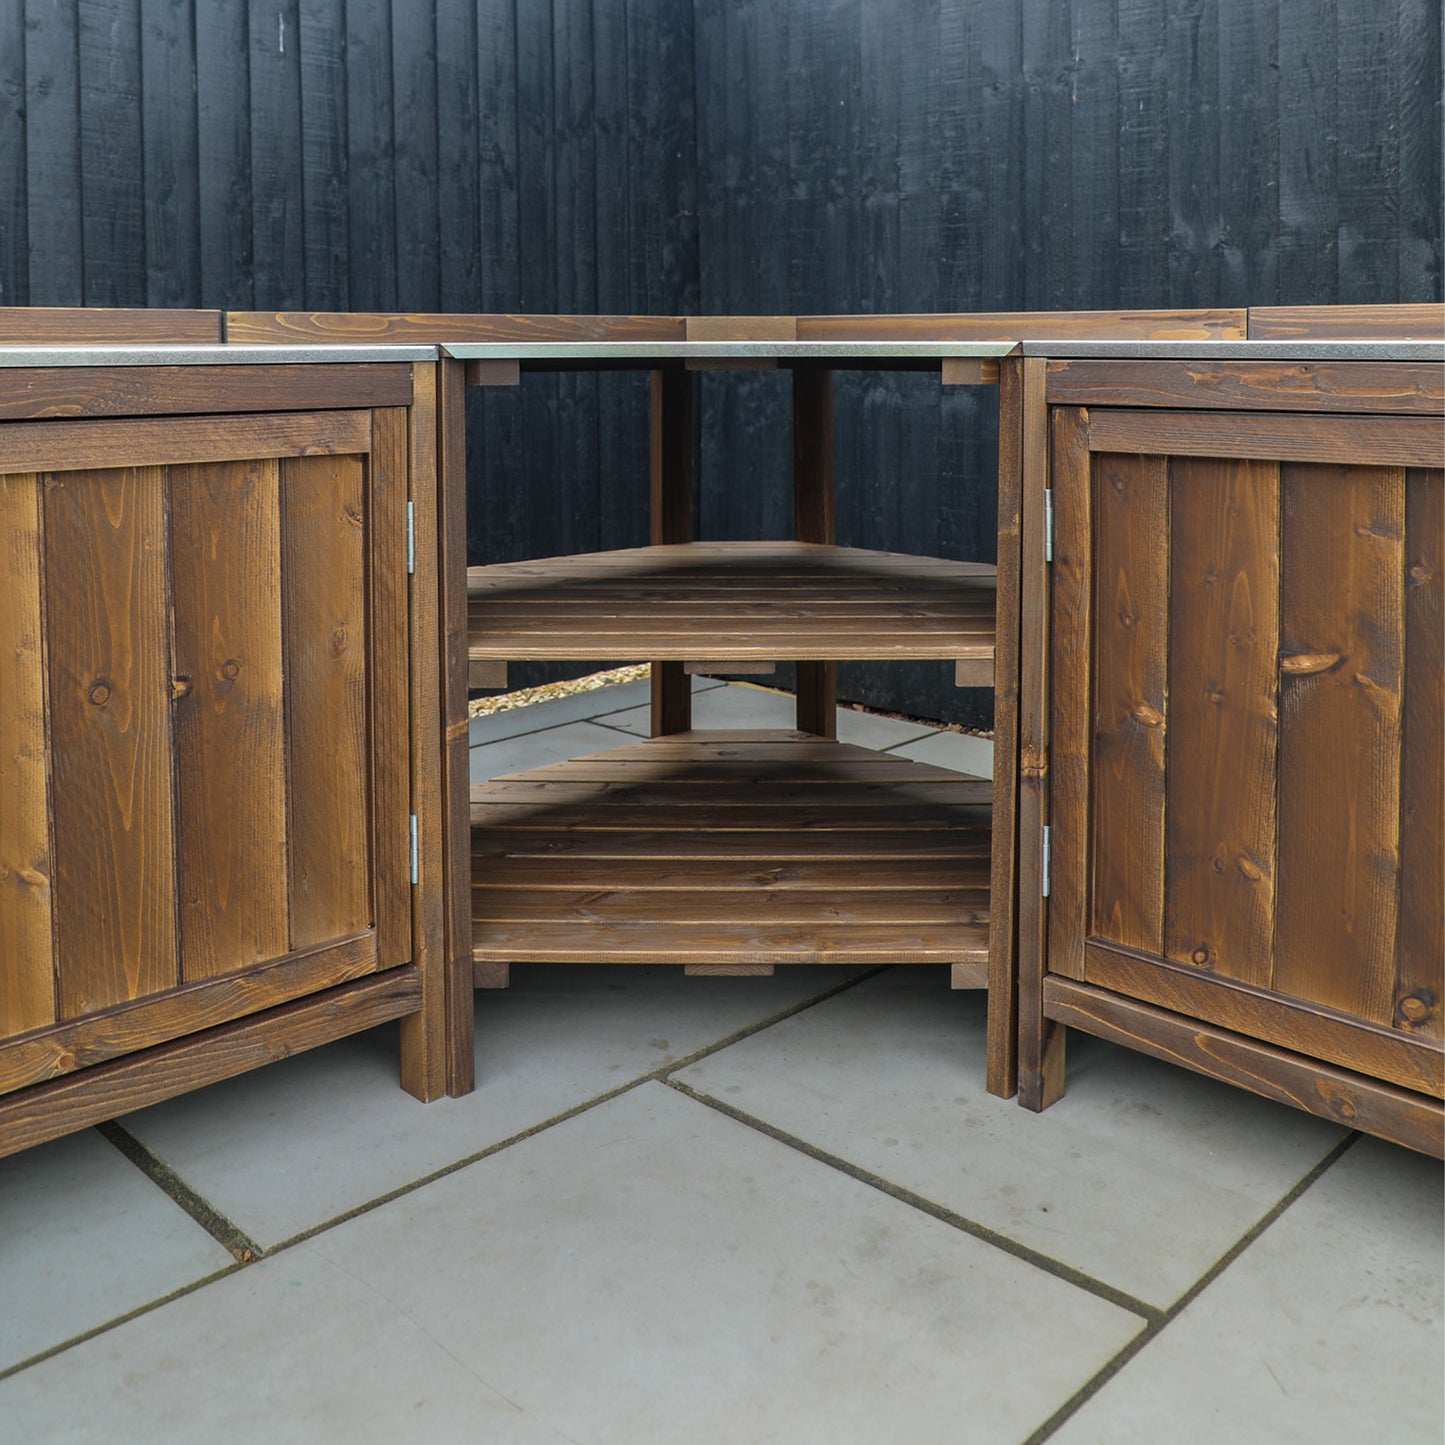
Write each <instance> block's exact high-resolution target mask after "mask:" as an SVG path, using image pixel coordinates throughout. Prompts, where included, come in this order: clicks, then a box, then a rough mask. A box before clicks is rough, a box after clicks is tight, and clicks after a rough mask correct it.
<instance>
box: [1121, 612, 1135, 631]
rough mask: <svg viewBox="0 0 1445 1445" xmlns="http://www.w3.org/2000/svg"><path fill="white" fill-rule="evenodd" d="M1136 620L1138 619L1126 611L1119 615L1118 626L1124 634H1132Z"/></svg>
mask: <svg viewBox="0 0 1445 1445" xmlns="http://www.w3.org/2000/svg"><path fill="white" fill-rule="evenodd" d="M1138 620H1139V619H1138V618H1137V617H1135V615H1134V614H1133V613H1132V612H1130V611H1128V610H1127V609H1126V610H1125V611H1123V612H1121V613H1120V614H1119V626H1120V627H1122V628H1123V629H1124V631H1125V632H1132V631H1133V630H1134V624H1135V623H1136V622H1138Z"/></svg>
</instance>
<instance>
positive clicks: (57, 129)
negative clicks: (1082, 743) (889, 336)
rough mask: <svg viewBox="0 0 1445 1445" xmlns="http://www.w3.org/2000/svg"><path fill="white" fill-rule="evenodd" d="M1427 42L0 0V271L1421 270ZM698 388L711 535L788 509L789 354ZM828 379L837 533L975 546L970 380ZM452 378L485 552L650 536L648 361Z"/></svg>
mask: <svg viewBox="0 0 1445 1445" xmlns="http://www.w3.org/2000/svg"><path fill="white" fill-rule="evenodd" d="M1441 39H1442V30H1441V4H1440V0H1368V3H1364V0H1019V3H1017V4H1015V5H1007V4H989V5H983V4H959V3H954V0H266V3H261V0H249V3H248V0H204V3H202V0H0V304H4V305H16V304H26V303H31V304H37V305H40V304H52V305H75V304H87V305H146V304H149V305H157V306H211V307H226V308H237V309H252V308H255V309H263V310H283V309H297V310H300V309H312V310H347V309H350V310H402V311H411V310H453V311H531V312H550V311H563V312H591V311H611V312H661V313H669V314H675V313H689V312H693V313H695V312H700V311H701V312H739V313H760V312H761V313H766V312H782V313H797V312H819V311H839V312H860V311H915V310H918V311H928V310H943V311H955V310H1012V309H1054V308H1071V307H1072V308H1082V307H1116V306H1166V305H1172V306H1205V305H1238V306H1242V305H1247V304H1256V305H1259V304H1268V303H1273V302H1315V303H1328V302H1369V301H1380V302H1388V301H1419V300H1439V299H1440V298H1441V122H1442V108H1441ZM701 386H702V405H701V407H700V421H699V426H700V428H701V431H702V433H703V436H704V438H705V441H706V446H705V447H704V449H703V455H704V456H705V457H706V458H707V463H706V465H705V466H704V467H703V468H702V469H701V472H700V485H701V488H702V494H703V503H702V507H701V512H700V516H701V525H702V529H703V532H704V535H710V536H715V537H727V536H746V535H775V536H776V535H782V534H783V532H784V530H785V528H786V525H787V520H788V515H789V503H788V493H787V478H786V469H787V461H788V455H789V449H788V432H787V425H788V410H787V404H786V391H785V386H786V383H785V382H784V381H783V380H781V379H780V378H777V377H767V376H752V377H737V376H708V377H704V378H703V379H702V382H701ZM839 391H840V396H839V407H838V412H839V446H838V460H839V473H840V477H839V483H840V532H841V534H842V539H843V540H845V541H854V542H859V543H863V542H867V543H870V544H872V545H877V546H883V547H896V548H899V549H904V550H926V551H930V552H936V553H941V554H944V555H957V556H967V557H981V558H987V557H989V556H990V555H991V552H992V533H993V529H994V520H995V519H994V508H993V503H992V497H991V486H992V481H991V472H992V468H993V458H994V453H995V447H996V432H995V424H994V420H993V399H992V397H991V396H990V395H989V394H988V393H986V392H979V391H975V390H972V389H968V388H962V389H950V390H949V391H948V392H947V393H943V392H941V391H940V389H939V388H938V387H937V385H936V384H927V383H924V382H922V381H920V380H919V379H918V378H914V377H902V378H891V379H890V378H886V377H871V376H868V375H866V374H854V375H849V376H847V377H843V378H840V382H839ZM470 405H471V407H472V416H471V431H472V435H473V437H474V440H475V445H474V448H473V450H474V456H473V458H472V463H471V471H472V476H471V490H472V507H471V513H470V516H471V545H472V551H473V555H474V557H475V558H476V559H477V560H493V559H501V558H506V557H514V556H522V555H527V554H538V553H548V552H556V551H565V550H571V549H575V548H584V547H598V546H617V545H625V544H628V543H632V542H638V541H641V540H642V539H643V538H644V536H645V516H644V512H645V495H646V484H645V469H646V435H645V399H644V395H643V390H642V387H641V385H640V383H639V382H638V380H637V379H635V378H627V377H618V376H604V377H600V378H598V377H583V378H562V379H556V380H551V381H548V380H535V381H529V383H528V384H527V385H526V386H524V387H523V388H522V389H521V392H520V394H511V395H502V394H494V395H490V396H487V397H485V398H483V397H481V396H474V397H473V398H472V401H471V403H470ZM843 687H844V691H845V694H847V695H851V696H853V697H856V698H860V699H864V700H867V701H870V702H873V703H875V704H877V705H881V706H885V707H893V708H898V709H908V710H912V711H922V712H925V713H927V714H929V715H932V716H937V717H958V718H972V719H977V718H979V717H981V716H983V715H984V714H983V712H982V709H983V708H984V706H986V704H985V702H984V701H983V700H981V699H979V698H961V697H960V696H959V695H957V694H955V693H954V692H953V690H952V688H951V686H950V685H949V684H948V681H947V678H946V675H945V673H944V671H943V670H942V669H936V670H919V669H911V668H902V667H889V668H872V667H853V668H847V669H845V670H844V678H843Z"/></svg>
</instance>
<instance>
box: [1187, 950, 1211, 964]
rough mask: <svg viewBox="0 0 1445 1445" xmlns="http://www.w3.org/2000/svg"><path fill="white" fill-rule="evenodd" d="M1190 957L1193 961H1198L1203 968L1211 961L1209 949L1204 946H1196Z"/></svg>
mask: <svg viewBox="0 0 1445 1445" xmlns="http://www.w3.org/2000/svg"><path fill="white" fill-rule="evenodd" d="M1189 957H1190V959H1191V961H1193V962H1194V963H1197V964H1198V965H1199V966H1200V967H1201V968H1203V967H1204V965H1205V964H1207V963H1208V962H1209V950H1208V949H1207V948H1204V947H1199V948H1196V949H1195V950H1194V952H1193V953H1191V954H1190V955H1189Z"/></svg>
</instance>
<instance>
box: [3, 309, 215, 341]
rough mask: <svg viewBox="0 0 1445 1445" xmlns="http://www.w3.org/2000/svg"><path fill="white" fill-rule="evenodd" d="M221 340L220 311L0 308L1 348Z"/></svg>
mask: <svg viewBox="0 0 1445 1445" xmlns="http://www.w3.org/2000/svg"><path fill="white" fill-rule="evenodd" d="M220 339H221V313H220V312H219V311H182V310H171V309H168V308H164V307H139V306H0V345H5V346H60V345H69V346H128V345H131V344H132V343H135V344H140V343H142V342H144V343H145V344H147V345H151V346H155V345H191V346H211V345H214V344H215V343H216V342H218V341H219V340H220Z"/></svg>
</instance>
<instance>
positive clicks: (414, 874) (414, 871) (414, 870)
mask: <svg viewBox="0 0 1445 1445" xmlns="http://www.w3.org/2000/svg"><path fill="white" fill-rule="evenodd" d="M411 881H412V884H413V885H415V884H417V883H420V882H421V871H420V867H419V864H418V862H417V828H416V814H415V813H413V814H412V815H411Z"/></svg>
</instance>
